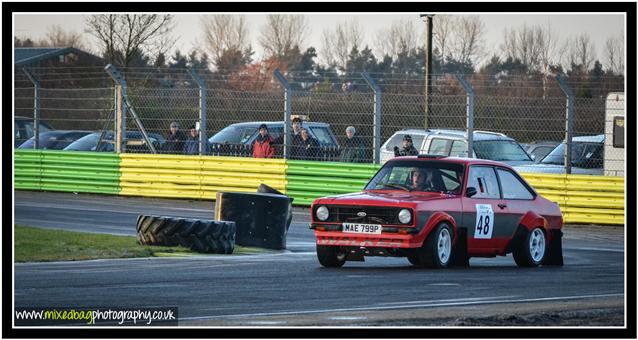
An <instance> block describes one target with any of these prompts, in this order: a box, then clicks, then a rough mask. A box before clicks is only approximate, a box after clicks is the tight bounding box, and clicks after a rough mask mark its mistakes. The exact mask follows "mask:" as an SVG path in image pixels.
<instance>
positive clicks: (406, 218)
mask: <svg viewBox="0 0 638 340" xmlns="http://www.w3.org/2000/svg"><path fill="white" fill-rule="evenodd" d="M411 221H412V213H411V212H410V210H408V209H401V211H399V222H401V223H403V224H408V223H410V222H411Z"/></svg>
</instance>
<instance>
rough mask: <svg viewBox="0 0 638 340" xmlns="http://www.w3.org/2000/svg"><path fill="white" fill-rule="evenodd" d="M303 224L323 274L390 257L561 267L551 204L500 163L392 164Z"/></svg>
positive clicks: (418, 159)
mask: <svg viewBox="0 0 638 340" xmlns="http://www.w3.org/2000/svg"><path fill="white" fill-rule="evenodd" d="M424 178H425V179H424ZM428 182H429V184H428ZM311 217H312V221H311V224H310V229H313V230H314V232H315V236H316V238H317V258H318V260H319V263H320V264H321V265H322V266H324V267H341V266H343V265H344V263H346V262H347V261H363V260H364V259H365V257H367V256H397V257H407V258H408V261H409V262H410V263H412V264H413V265H415V266H424V267H433V268H446V267H449V266H451V265H462V266H468V265H469V258H471V257H494V256H496V255H500V256H505V255H506V254H508V253H513V257H514V261H515V262H516V264H517V265H519V266H521V267H535V266H538V265H562V264H563V257H562V250H561V249H562V247H561V237H562V236H561V235H562V232H561V228H562V226H563V218H562V214H561V211H560V208H559V206H558V204H557V203H555V202H551V201H549V200H547V199H545V198H543V197H542V196H541V195H540V194H538V193H537V192H536V191H535V190H534V189H533V188H532V187H531V186H530V185H529V184H528V183H527V182H526V181H525V180H524V179H523V178H522V177H521V176H519V175H518V173H516V171H514V170H513V169H512V168H511V167H510V166H508V165H506V164H504V163H500V162H494V161H489V160H483V159H472V158H455V157H445V156H434V155H419V156H406V157H395V158H393V159H391V160H389V161H388V162H386V163H385V164H384V165H383V167H382V168H381V169H380V170H379V171H378V172H377V174H376V175H375V176H374V177H373V178H372V179H371V180H370V182H368V184H367V185H366V186H365V188H364V190H363V191H362V192H357V193H352V194H345V195H339V196H330V197H323V198H318V199H316V200H315V201H314V202H313V203H312V206H311Z"/></svg>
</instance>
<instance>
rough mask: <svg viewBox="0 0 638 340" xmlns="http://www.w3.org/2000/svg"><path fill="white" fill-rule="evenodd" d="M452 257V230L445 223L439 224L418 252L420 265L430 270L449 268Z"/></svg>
mask: <svg viewBox="0 0 638 340" xmlns="http://www.w3.org/2000/svg"><path fill="white" fill-rule="evenodd" d="M451 255H452V230H451V229H450V226H448V225H447V224H445V223H441V224H439V225H438V226H437V227H436V229H434V231H433V232H431V233H430V235H428V238H427V240H426V241H425V243H423V246H422V247H421V248H420V249H419V250H418V253H417V257H418V260H419V262H420V264H421V265H422V266H424V267H429V268H447V267H449V265H450V258H451Z"/></svg>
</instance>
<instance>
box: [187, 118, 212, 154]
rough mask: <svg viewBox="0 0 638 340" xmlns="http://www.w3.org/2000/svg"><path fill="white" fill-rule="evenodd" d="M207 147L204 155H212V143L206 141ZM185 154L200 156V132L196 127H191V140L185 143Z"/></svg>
mask: <svg viewBox="0 0 638 340" xmlns="http://www.w3.org/2000/svg"><path fill="white" fill-rule="evenodd" d="M204 141H205V143H206V145H205V150H204V155H207V154H209V153H210V143H209V142H208V140H207V139H204ZM184 154H186V155H199V130H197V127H196V126H195V125H191V127H190V138H188V139H187V140H186V142H185V143H184Z"/></svg>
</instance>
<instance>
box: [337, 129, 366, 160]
mask: <svg viewBox="0 0 638 340" xmlns="http://www.w3.org/2000/svg"><path fill="white" fill-rule="evenodd" d="M356 132H357V130H356V129H355V128H354V126H348V127H347V128H346V137H347V138H346V142H345V146H344V147H343V149H341V157H340V158H339V161H341V162H350V163H362V162H365V159H364V158H365V146H364V145H363V141H362V140H361V138H359V136H355V135H354V134H355V133H356Z"/></svg>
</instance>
